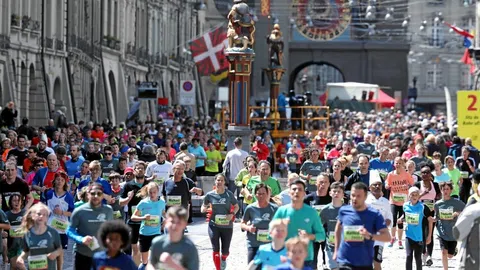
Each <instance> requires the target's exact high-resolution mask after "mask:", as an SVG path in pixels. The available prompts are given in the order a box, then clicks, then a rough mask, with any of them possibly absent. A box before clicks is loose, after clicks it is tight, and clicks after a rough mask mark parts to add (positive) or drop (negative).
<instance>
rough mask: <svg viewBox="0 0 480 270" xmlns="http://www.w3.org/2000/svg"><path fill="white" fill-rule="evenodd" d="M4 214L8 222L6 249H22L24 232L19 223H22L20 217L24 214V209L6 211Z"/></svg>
mask: <svg viewBox="0 0 480 270" xmlns="http://www.w3.org/2000/svg"><path fill="white" fill-rule="evenodd" d="M0 213H1V212H0ZM5 214H6V215H7V219H8V221H9V223H10V230H8V238H7V247H8V249H15V250H18V249H22V248H23V246H22V244H23V239H22V238H23V234H24V233H23V232H22V229H21V228H20V225H21V224H22V218H23V216H24V215H25V210H23V209H22V210H21V211H20V212H18V213H16V214H14V213H12V211H8V212H7V213H5Z"/></svg>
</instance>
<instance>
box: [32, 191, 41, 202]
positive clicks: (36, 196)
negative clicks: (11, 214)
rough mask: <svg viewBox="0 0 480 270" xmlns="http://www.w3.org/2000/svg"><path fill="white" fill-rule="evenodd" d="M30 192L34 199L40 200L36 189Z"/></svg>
mask: <svg viewBox="0 0 480 270" xmlns="http://www.w3.org/2000/svg"><path fill="white" fill-rule="evenodd" d="M31 194H32V197H33V199H34V200H38V201H39V200H40V194H38V193H37V192H36V191H32V192H31Z"/></svg>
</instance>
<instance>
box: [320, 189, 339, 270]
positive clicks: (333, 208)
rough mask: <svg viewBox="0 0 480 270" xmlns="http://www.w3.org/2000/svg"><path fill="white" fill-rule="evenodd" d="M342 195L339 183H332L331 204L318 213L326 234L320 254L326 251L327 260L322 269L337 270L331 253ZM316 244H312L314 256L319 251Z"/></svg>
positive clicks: (333, 246)
mask: <svg viewBox="0 0 480 270" xmlns="http://www.w3.org/2000/svg"><path fill="white" fill-rule="evenodd" d="M344 193H345V190H344V187H343V186H342V185H341V184H340V183H333V184H332V186H331V187H330V196H331V199H332V202H331V203H329V204H328V205H326V206H325V208H323V209H322V211H321V212H320V218H321V220H322V224H323V228H324V229H325V231H326V232H327V239H328V240H327V245H326V248H324V246H325V245H324V244H323V243H322V253H324V250H325V249H326V251H327V258H328V260H327V261H325V260H324V266H323V269H325V268H327V267H328V269H330V270H336V269H338V264H337V262H336V261H335V260H334V259H333V253H334V251H335V226H336V225H337V217H338V211H339V210H340V207H342V206H343V196H344ZM317 243H318V242H315V243H313V245H314V246H313V247H314V255H315V254H318V251H319V245H318V244H317ZM324 258H325V253H324Z"/></svg>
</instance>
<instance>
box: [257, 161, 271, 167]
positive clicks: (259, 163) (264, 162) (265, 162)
mask: <svg viewBox="0 0 480 270" xmlns="http://www.w3.org/2000/svg"><path fill="white" fill-rule="evenodd" d="M262 164H267V165H268V167H270V166H271V165H270V162H268V161H266V160H260V161H259V162H258V167H260V166H261V165H262Z"/></svg>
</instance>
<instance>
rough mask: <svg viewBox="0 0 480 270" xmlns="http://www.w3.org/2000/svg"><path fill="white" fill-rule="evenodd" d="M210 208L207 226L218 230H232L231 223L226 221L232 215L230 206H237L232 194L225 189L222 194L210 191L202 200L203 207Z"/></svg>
mask: <svg viewBox="0 0 480 270" xmlns="http://www.w3.org/2000/svg"><path fill="white" fill-rule="evenodd" d="M210 204H211V206H212V215H211V216H210V222H209V225H211V226H214V227H220V228H233V221H232V220H228V219H227V215H229V214H232V206H233V205H236V204H238V202H237V199H236V198H235V195H233V193H232V192H231V191H230V190H228V189H226V190H225V192H223V193H222V194H218V193H217V191H215V190H212V191H210V192H208V193H207V194H206V195H205V197H204V198H203V205H207V206H208V205H210Z"/></svg>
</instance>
